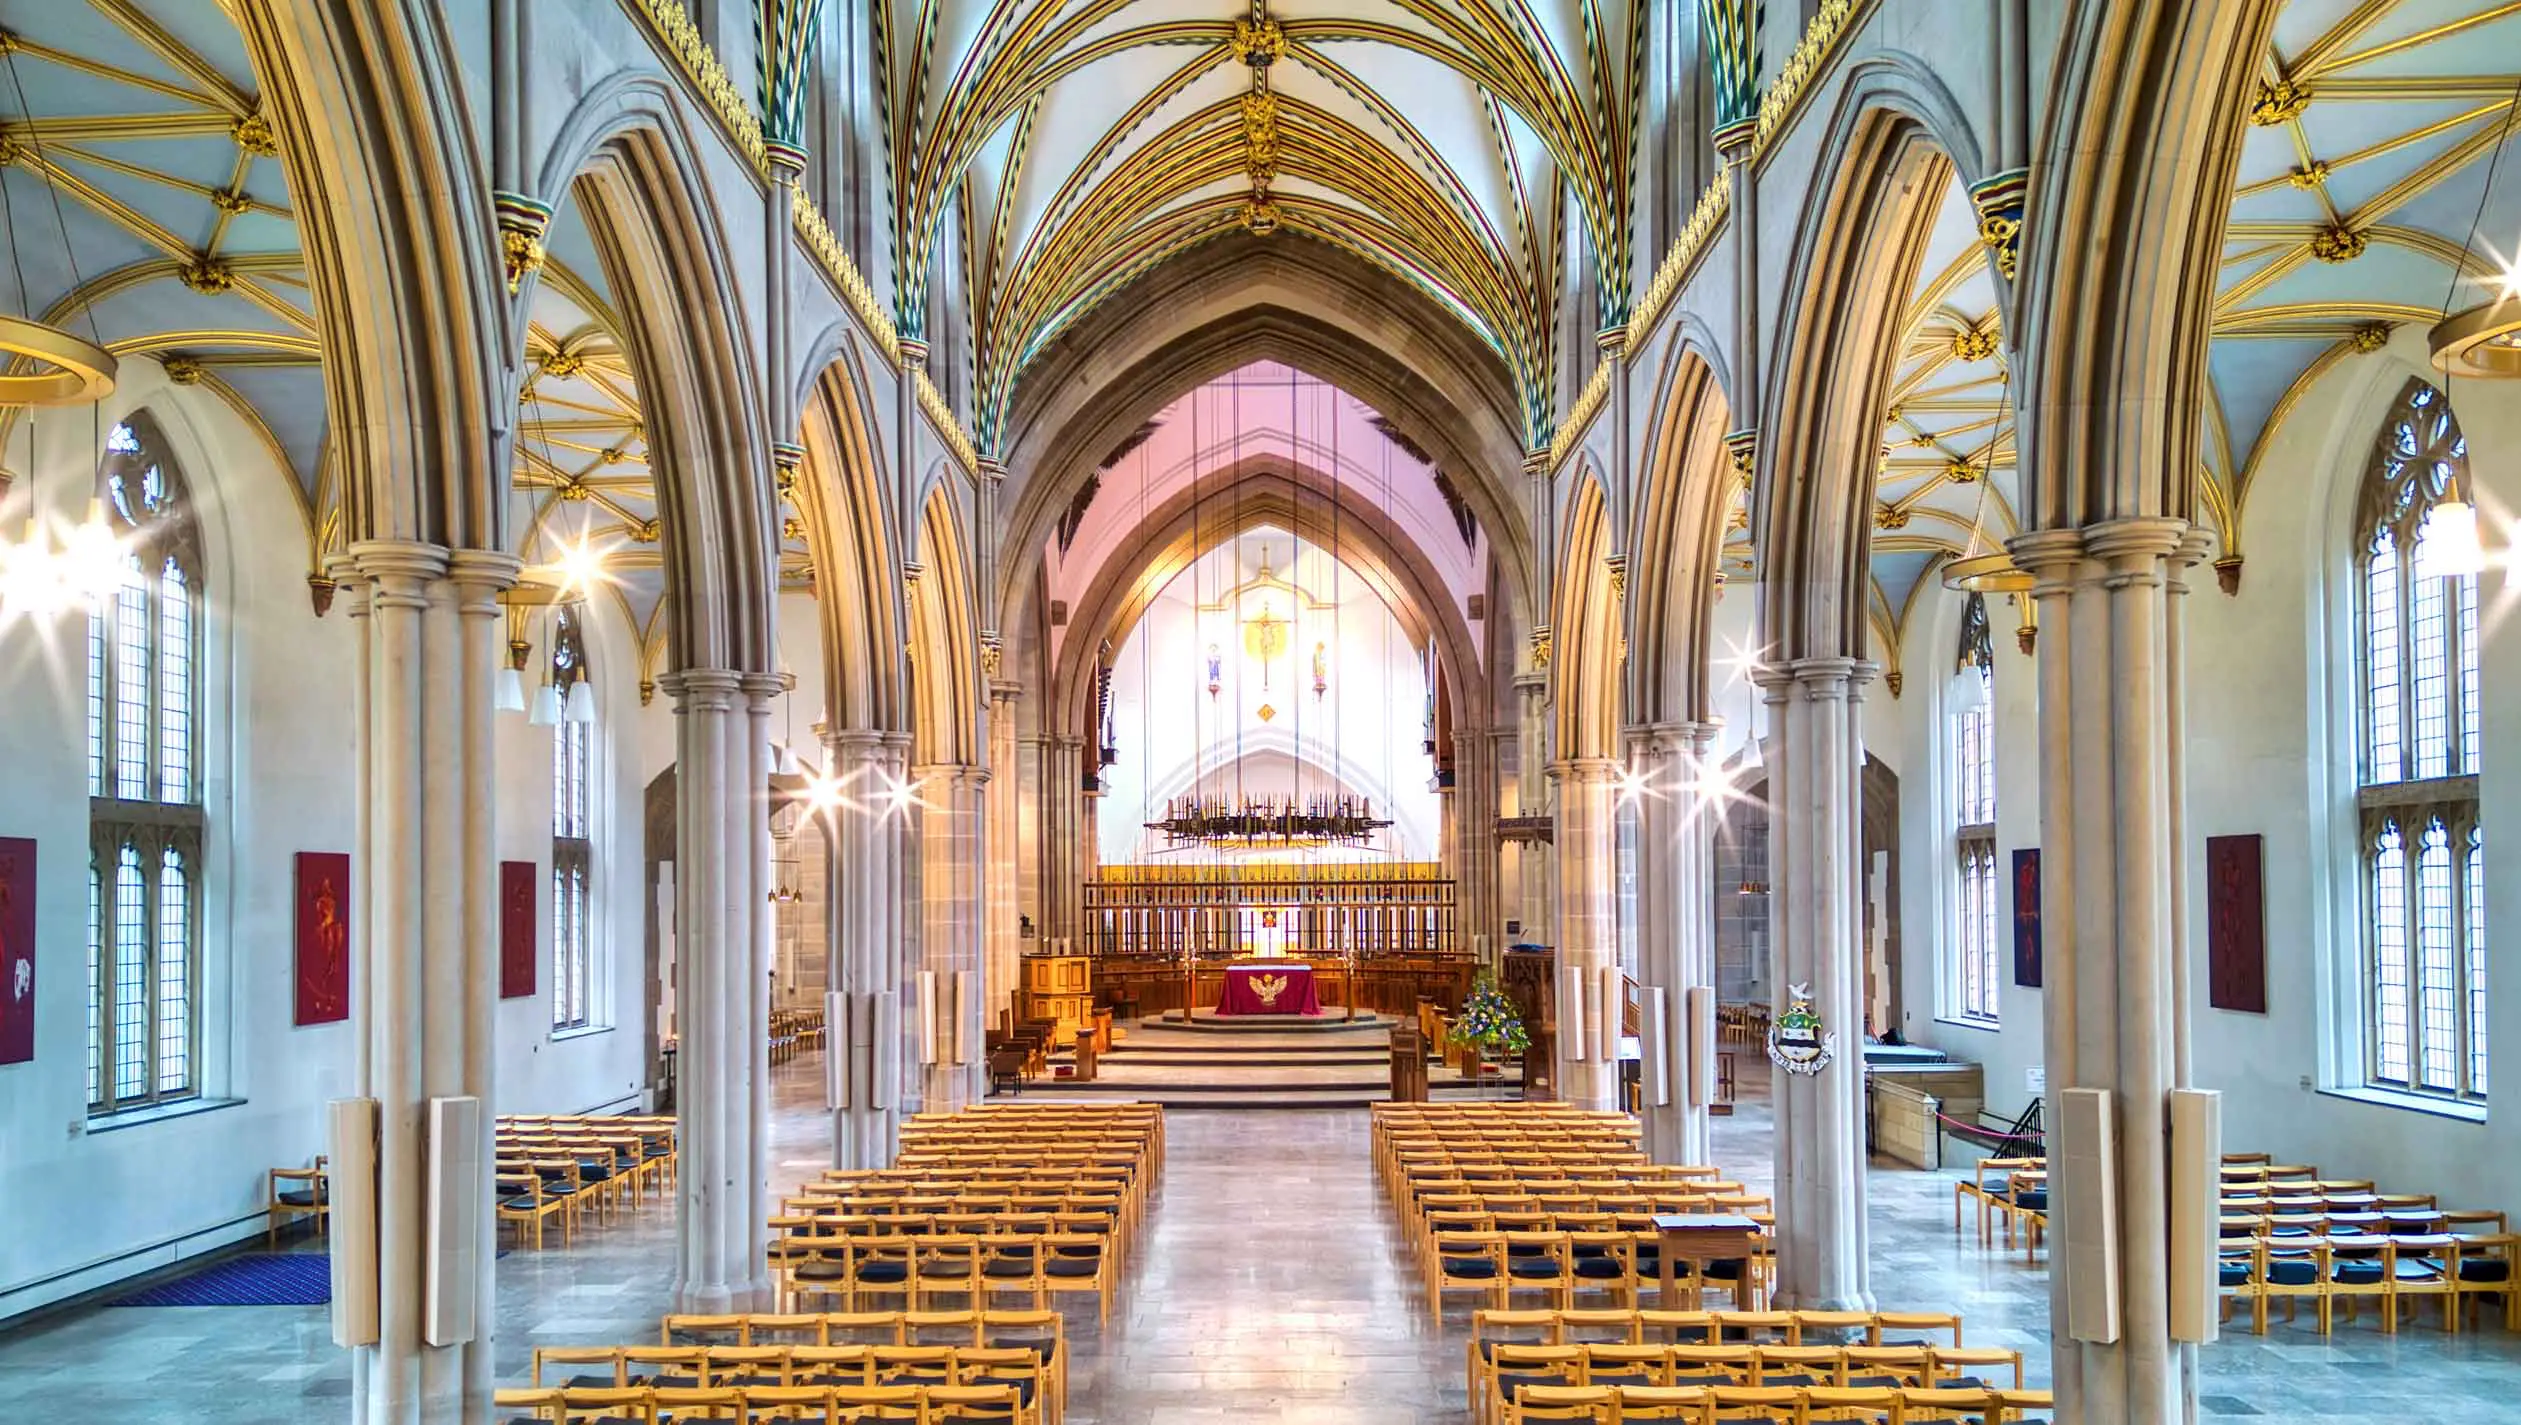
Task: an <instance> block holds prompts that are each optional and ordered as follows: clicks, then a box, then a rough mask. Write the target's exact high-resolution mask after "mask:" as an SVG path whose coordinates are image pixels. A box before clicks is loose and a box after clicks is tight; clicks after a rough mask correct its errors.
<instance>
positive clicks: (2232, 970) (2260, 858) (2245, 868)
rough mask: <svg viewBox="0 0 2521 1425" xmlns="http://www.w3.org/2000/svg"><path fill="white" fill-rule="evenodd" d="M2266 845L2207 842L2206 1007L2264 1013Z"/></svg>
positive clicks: (2252, 840)
mask: <svg viewBox="0 0 2521 1425" xmlns="http://www.w3.org/2000/svg"><path fill="white" fill-rule="evenodd" d="M2266 854H2267V853H2266V845H2265V843H2264V842H2263V841H2262V840H2261V839H2260V838H2259V837H2258V836H2256V835H2249V836H2209V837H2207V838H2206V1003H2208V1004H2209V1005H2212V1006H2213V1007H2214V1008H2216V1009H2237V1010H2241V1011H2244V1012H2246V1013H2249V1014H2265V1013H2266V1012H2267V883H2266V873H2267V867H2266Z"/></svg>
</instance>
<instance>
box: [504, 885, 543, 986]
mask: <svg viewBox="0 0 2521 1425" xmlns="http://www.w3.org/2000/svg"><path fill="white" fill-rule="evenodd" d="M535 869H536V868H535V865H534V863H533V862H531V861H502V862H500V863H499V998H501V999H528V998H531V997H532V996H533V993H534V967H535V966H536V965H538V964H540V963H541V961H540V959H539V958H538V957H537V956H536V955H535V953H534V908H535V907H536V906H538V905H541V904H542V894H541V891H542V886H541V878H540V877H538V876H537V875H535Z"/></svg>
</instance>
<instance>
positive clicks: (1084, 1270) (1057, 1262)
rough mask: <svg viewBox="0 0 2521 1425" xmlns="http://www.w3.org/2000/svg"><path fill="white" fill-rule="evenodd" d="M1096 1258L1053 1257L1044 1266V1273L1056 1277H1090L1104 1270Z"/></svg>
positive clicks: (1099, 1260)
mask: <svg viewBox="0 0 2521 1425" xmlns="http://www.w3.org/2000/svg"><path fill="white" fill-rule="evenodd" d="M1102 1265H1103V1263H1102V1261H1101V1259H1100V1258H1096V1257H1053V1258H1051V1259H1050V1260H1049V1261H1047V1262H1044V1263H1043V1264H1042V1272H1043V1274H1044V1275H1046V1276H1054V1277H1090V1276H1092V1275H1094V1274H1095V1273H1096V1272H1097V1271H1100V1270H1101V1269H1102Z"/></svg>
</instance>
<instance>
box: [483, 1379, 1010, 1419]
mask: <svg viewBox="0 0 2521 1425" xmlns="http://www.w3.org/2000/svg"><path fill="white" fill-rule="evenodd" d="M496 1404H497V1406H498V1408H499V1409H500V1410H501V1411H502V1412H507V1414H506V1415H505V1419H506V1420H507V1422H508V1425H664V1422H671V1421H685V1420H689V1421H701V1420H707V1421H716V1422H726V1425H771V1423H772V1422H777V1425H812V1423H813V1422H822V1425H844V1422H846V1425H859V1422H874V1421H886V1422H893V1425H1033V1422H1035V1421H1038V1420H1039V1419H1040V1418H1041V1417H1040V1416H1039V1415H1038V1414H1035V1413H1032V1412H1030V1411H1027V1410H1026V1409H1025V1407H1024V1403H1023V1400H1022V1398H1021V1396H1020V1394H1019V1393H1018V1392H1017V1390H1016V1388H1015V1387H1014V1386H998V1385H964V1386H948V1385H866V1386H839V1387H831V1386H748V1387H745V1388H743V1389H738V1390H699V1389H654V1388H650V1387H645V1386H640V1387H632V1388H629V1389H622V1390H614V1389H594V1388H582V1389H567V1388H548V1389H508V1390H502V1391H500V1392H498V1394H497V1398H496ZM518 1412H522V1413H518Z"/></svg>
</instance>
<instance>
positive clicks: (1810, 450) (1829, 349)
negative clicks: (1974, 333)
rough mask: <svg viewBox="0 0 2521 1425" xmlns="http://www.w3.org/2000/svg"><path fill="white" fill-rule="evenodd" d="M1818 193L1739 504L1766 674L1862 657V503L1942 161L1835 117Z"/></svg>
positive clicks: (1915, 131) (1915, 129)
mask: <svg viewBox="0 0 2521 1425" xmlns="http://www.w3.org/2000/svg"><path fill="white" fill-rule="evenodd" d="M1835 137H1836V138H1837V142H1836V143H1834V144H1833V145H1832V146H1831V152H1833V153H1834V154H1835V162H1834V163H1833V164H1832V165H1831V166H1830V168H1829V170H1828V177H1827V178H1826V179H1825V181H1824V182H1822V183H1821V184H1820V185H1818V186H1816V188H1815V190H1814V198H1813V206H1812V209H1811V211H1812V213H1813V214H1814V218H1813V221H1812V222H1811V224H1810V225H1809V226H1808V227H1807V228H1806V230H1805V233H1804V239H1803V241H1802V242H1801V243H1800V244H1799V245H1798V247H1797V251H1796V261H1795V262H1794V263H1793V265H1792V269H1791V270H1793V271H1796V272H1799V273H1802V274H1804V275H1803V278H1802V281H1801V283H1800V285H1799V287H1798V289H1797V294H1796V296H1795V298H1794V299H1793V302H1792V305H1791V306H1790V307H1789V308H1788V310H1787V313H1786V317H1785V322H1784V324H1783V327H1782V329H1781V331H1780V336H1779V350H1780V356H1779V358H1778V360H1777V361H1776V362H1775V363H1774V370H1773V377H1772V381H1771V397H1770V400H1769V402H1768V416H1767V418H1766V419H1765V420H1764V422H1763V428H1762V430H1761V432H1760V441H1759V446H1760V448H1759V459H1758V468H1757V472H1756V474H1755V476H1754V482H1753V488H1752V492H1751V510H1752V521H1753V545H1754V549H1755V559H1756V568H1757V571H1758V578H1759V584H1760V596H1761V599H1760V602H1761V608H1760V612H1761V618H1762V638H1763V640H1764V641H1765V643H1766V645H1767V648H1766V653H1767V656H1768V657H1769V658H1770V659H1772V660H1776V661H1793V660H1798V659H1804V658H1832V657H1847V658H1862V657H1864V656H1865V653H1866V650H1867V647H1868V634H1869V633H1870V631H1871V619H1872V615H1873V612H1874V611H1873V607H1872V603H1873V601H1872V598H1871V592H1872V589H1873V580H1872V578H1871V571H1870V568H1869V559H1870V555H1871V544H1872V519H1871V505H1872V500H1873V488H1874V484H1875V481H1876V479H1877V468H1878V466H1877V462H1878V460H1879V451H1880V447H1881V441H1882V426H1883V423H1884V421H1885V420H1886V419H1887V412H1888V409H1889V403H1890V388H1891V380H1892V377H1893V375H1894V374H1895V371H1896V369H1897V361H1898V343H1899V335H1900V316H1901V313H1902V312H1903V310H1904V309H1905V308H1906V306H1907V304H1908V302H1909V299H1910V294H1911V293H1913V292H1914V291H1915V290H1916V285H1917V273H1918V269H1919V266H1920V264H1921V263H1922V262H1923V260H1924V257H1925V251H1926V244H1927V240H1928V239H1929V238H1930V237H1931V236H1932V235H1933V231H1934V223H1935V215H1936V207H1937V204H1938V201H1939V200H1940V198H1941V196H1942V193H1943V190H1944V186H1945V184H1947V183H1949V182H1950V181H1951V177H1952V168H1953V165H1952V160H1951V159H1950V158H1949V157H1948V156H1947V155H1946V154H1945V152H1944V150H1943V149H1942V148H1940V147H1939V146H1937V144H1936V142H1935V140H1934V138H1933V137H1932V135H1931V134H1930V133H1929V131H1928V129H1927V128H1926V126H1925V125H1924V124H1923V123H1922V122H1920V121H1919V120H1918V119H1916V118H1914V117H1912V116H1911V115H1909V114H1907V113H1905V112H1903V111H1900V110H1897V109H1893V108H1888V107H1881V106H1878V105H1860V106H1857V107H1852V108H1850V109H1848V110H1846V111H1844V114H1843V118H1842V121H1841V123H1840V125H1839V128H1838V131H1837V134H1836V135H1835Z"/></svg>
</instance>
